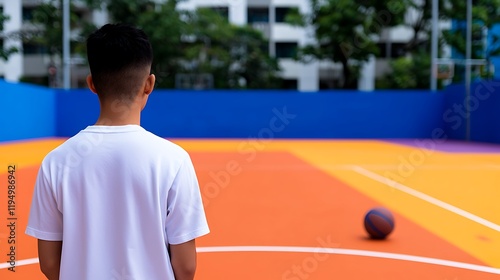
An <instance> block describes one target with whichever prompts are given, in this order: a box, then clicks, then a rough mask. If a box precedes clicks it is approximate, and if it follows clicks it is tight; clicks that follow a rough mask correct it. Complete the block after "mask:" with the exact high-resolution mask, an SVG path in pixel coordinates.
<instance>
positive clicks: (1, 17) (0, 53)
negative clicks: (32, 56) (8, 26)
mask: <svg viewBox="0 0 500 280" xmlns="http://www.w3.org/2000/svg"><path fill="white" fill-rule="evenodd" d="M8 20H9V16H7V15H5V14H4V13H1V14H0V32H1V34H2V41H3V40H5V39H8V36H9V35H10V34H4V30H3V25H4V23H5V22H6V21H8ZM18 51H19V50H18V49H17V48H15V47H10V48H5V47H4V46H1V47H0V58H1V59H3V60H8V59H9V56H10V55H11V54H14V53H17V52H18Z"/></svg>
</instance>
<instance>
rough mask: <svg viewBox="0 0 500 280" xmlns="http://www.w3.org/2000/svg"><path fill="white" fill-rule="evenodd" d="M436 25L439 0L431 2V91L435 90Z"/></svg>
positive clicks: (437, 38)
mask: <svg viewBox="0 0 500 280" xmlns="http://www.w3.org/2000/svg"><path fill="white" fill-rule="evenodd" d="M438 25H439V0H432V35H431V90H432V91H436V90H437V73H436V66H437V59H438V40H439V34H438Z"/></svg>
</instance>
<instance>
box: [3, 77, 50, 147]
mask: <svg viewBox="0 0 500 280" xmlns="http://www.w3.org/2000/svg"><path fill="white" fill-rule="evenodd" d="M55 104H56V93H55V92H54V91H53V90H50V89H47V88H44V87H37V86H32V85H25V84H12V83H7V82H5V81H3V80H0V141H12V140H22V139H30V138H43V137H53V136H54V135H56V119H55V113H54V112H56V106H55Z"/></svg>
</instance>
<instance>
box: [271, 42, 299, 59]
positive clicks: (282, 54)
mask: <svg viewBox="0 0 500 280" xmlns="http://www.w3.org/2000/svg"><path fill="white" fill-rule="evenodd" d="M297 49H298V44H297V43H292V42H279V43H276V57H277V58H294V57H296V56H297Z"/></svg>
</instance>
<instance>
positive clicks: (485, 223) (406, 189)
mask: <svg viewBox="0 0 500 280" xmlns="http://www.w3.org/2000/svg"><path fill="white" fill-rule="evenodd" d="M353 170H354V171H355V172H357V173H359V174H361V175H364V176H366V177H368V178H370V179H373V180H375V181H377V182H380V183H382V184H384V185H387V186H389V187H391V188H394V189H397V190H400V191H402V192H404V193H407V194H409V195H412V196H414V197H417V198H420V199H422V200H424V201H427V202H429V203H431V204H434V205H436V206H438V207H441V208H443V209H445V210H448V211H450V212H453V213H455V214H457V215H460V216H462V217H464V218H466V219H469V220H471V221H474V222H476V223H478V224H481V225H483V226H485V227H489V228H491V229H493V230H495V231H498V232H500V225H497V224H495V223H493V222H490V221H488V220H486V219H483V218H481V217H479V216H476V215H474V214H472V213H470V212H467V211H465V210H462V209H460V208H458V207H456V206H453V205H451V204H448V203H446V202H444V201H441V200H439V199H437V198H434V197H432V196H430V195H427V194H425V193H422V192H419V191H417V190H414V189H412V188H410V187H407V186H405V185H403V184H400V183H398V182H396V181H393V180H391V179H389V178H387V177H384V176H382V175H379V174H377V173H374V172H371V171H369V170H366V169H364V168H362V167H359V166H355V167H354V168H353Z"/></svg>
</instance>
